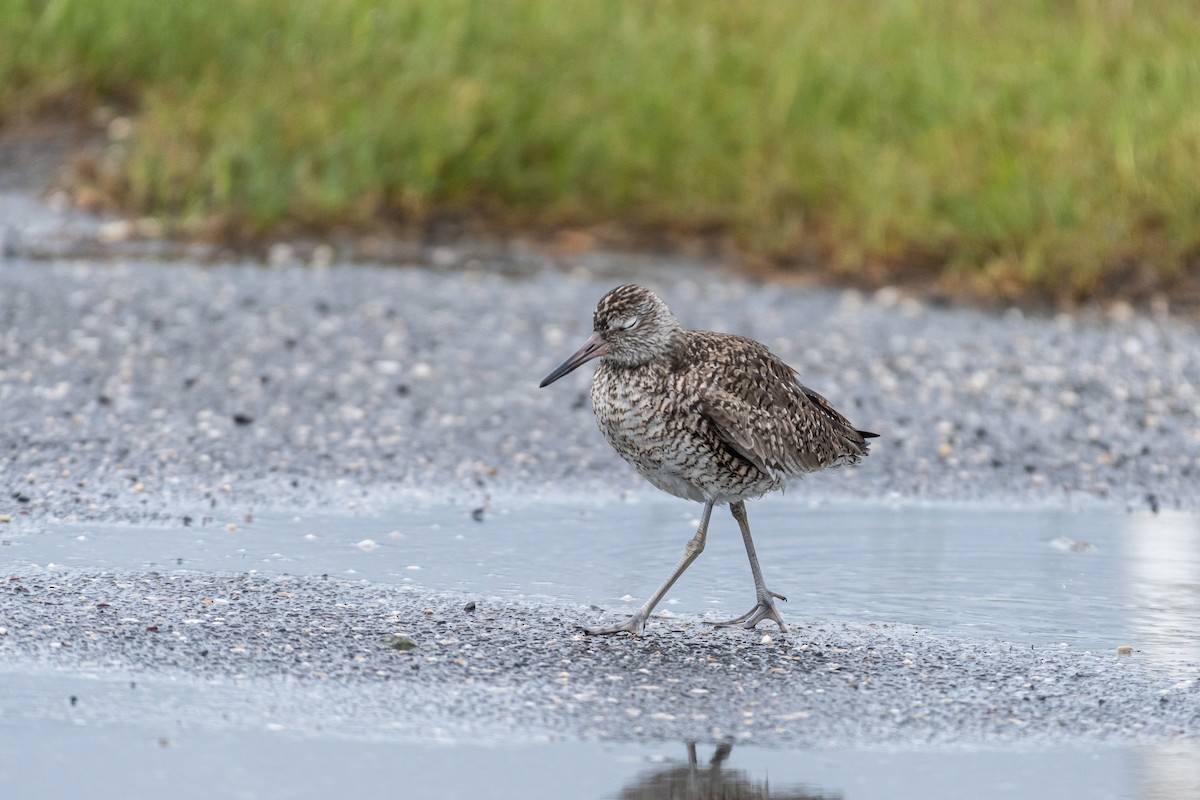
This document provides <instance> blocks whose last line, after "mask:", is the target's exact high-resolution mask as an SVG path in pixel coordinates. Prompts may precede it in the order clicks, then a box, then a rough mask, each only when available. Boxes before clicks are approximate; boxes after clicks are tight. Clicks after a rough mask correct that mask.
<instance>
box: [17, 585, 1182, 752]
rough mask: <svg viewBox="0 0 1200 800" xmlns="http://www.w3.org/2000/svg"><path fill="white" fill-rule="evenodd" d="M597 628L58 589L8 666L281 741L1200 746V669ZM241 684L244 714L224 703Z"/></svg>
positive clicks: (804, 632)
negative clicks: (122, 683) (90, 676)
mask: <svg viewBox="0 0 1200 800" xmlns="http://www.w3.org/2000/svg"><path fill="white" fill-rule="evenodd" d="M468 601H470V602H475V608H474V610H471V611H468V610H466V609H465V606H467V603H468ZM47 604H49V605H52V606H53V608H54V614H53V616H47V614H46V613H45V609H44V606H45V605H47ZM590 613H591V612H589V611H587V610H580V609H572V608H558V609H556V608H553V607H550V608H547V606H546V604H544V603H543V604H538V605H537V606H521V605H520V604H514V603H512V602H509V601H505V602H503V603H493V602H492V601H490V600H489V599H488V598H475V597H470V598H467V597H465V596H462V595H451V594H436V595H435V594H430V593H428V592H423V591H420V590H417V589H405V588H402V587H395V586H382V585H376V584H368V583H365V582H361V583H352V582H346V581H340V580H333V579H321V578H286V577H276V578H272V577H263V576H245V575H243V576H214V575H195V574H174V575H164V574H157V573H149V574H144V573H110V572H99V571H94V570H54V571H50V572H43V573H33V574H26V575H22V576H19V577H17V578H15V579H10V580H9V581H8V582H7V585H5V586H3V587H2V588H0V618H2V619H4V620H5V626H6V628H7V630H6V631H5V632H4V634H3V635H0V663H7V664H10V665H11V664H12V663H13V662H14V661H22V662H25V663H26V664H29V663H31V662H32V663H34V664H37V665H41V667H42V668H43V669H45V670H47V671H49V670H64V669H67V670H71V671H74V672H82V673H85V674H87V673H94V672H96V671H102V672H105V671H106V672H109V673H112V672H118V673H120V674H123V675H128V676H130V677H131V678H132V679H133V680H134V683H135V684H136V683H137V682H138V681H140V680H144V678H145V677H146V675H147V673H149V675H150V676H151V677H152V678H154V679H155V680H157V681H159V682H162V681H168V682H171V683H183V684H189V683H190V684H199V685H200V686H201V687H204V686H205V685H208V686H209V687H215V688H210V689H209V690H208V691H207V693H206V695H207V696H208V697H210V698H211V697H212V696H213V695H214V694H215V695H217V696H218V697H220V698H221V701H220V702H215V703H211V707H210V708H208V709H207V710H206V709H205V708H204V705H205V704H204V702H203V701H201V702H199V703H196V704H195V706H194V708H191V709H189V710H188V712H187V715H188V716H189V718H192V719H193V723H194V724H203V723H205V722H206V721H207V722H210V723H211V720H209V719H208V718H210V717H216V716H220V717H221V718H222V722H221V724H222V725H224V726H228V725H238V724H250V725H252V724H254V723H255V722H256V721H257V720H258V716H257V715H258V714H260V713H261V711H260V710H259V709H257V707H256V706H254V705H247V703H246V701H245V698H247V697H260V698H261V697H265V698H273V699H272V700H271V703H270V705H271V715H270V718H271V720H272V724H273V725H276V726H279V727H280V728H283V729H296V730H303V729H311V727H312V726H313V725H314V724H316V723H318V721H319V724H320V727H321V728H322V730H323V731H324V732H325V733H327V734H343V735H360V736H361V735H371V734H375V735H378V733H379V732H380V731H386V732H387V735H388V736H391V737H397V738H402V739H403V738H409V739H417V738H419V739H423V740H428V739H429V738H430V737H434V738H437V737H443V738H448V739H466V738H471V739H475V740H479V739H484V740H489V739H497V740H507V741H512V740H513V739H514V738H516V739H521V738H523V737H528V736H533V735H542V736H546V735H549V736H552V737H553V736H565V737H570V738H582V739H599V740H628V739H654V740H664V739H666V740H669V739H675V740H679V739H683V740H692V741H695V740H699V741H724V740H740V741H750V742H752V743H754V744H759V745H766V746H787V747H805V748H808V747H836V746H845V745H854V746H862V745H868V746H872V745H895V744H904V745H906V746H913V745H942V746H945V745H951V744H953V745H964V744H996V743H1011V742H1016V741H1021V742H1025V743H1028V742H1031V741H1032V742H1037V741H1043V742H1053V741H1062V740H1064V739H1068V740H1070V739H1087V740H1089V741H1112V742H1129V741H1145V740H1162V739H1174V738H1178V737H1180V736H1183V735H1194V734H1195V733H1196V732H1197V730H1198V729H1200V680H1198V679H1197V671H1196V669H1195V668H1183V667H1179V666H1176V667H1173V668H1164V667H1156V666H1155V665H1153V664H1151V663H1149V662H1144V661H1141V660H1140V659H1137V658H1131V657H1121V656H1118V655H1116V654H1115V653H1106V654H1092V653H1072V652H1068V651H1066V650H1062V649H1059V648H1053V647H1044V648H1039V647H1027V646H1024V647H1017V646H1015V645H1011V644H1007V643H1003V642H995V641H992V642H981V641H972V640H964V639H958V638H953V637H946V636H937V637H935V636H932V635H930V634H929V633H927V632H923V631H921V630H918V629H916V628H912V627H910V626H905V625H891V624H872V625H857V624H834V625H824V624H810V625H802V626H796V627H795V628H794V629H793V633H792V635H791V636H790V637H789V638H788V639H787V640H783V639H779V638H778V637H775V638H773V637H771V636H770V635H766V636H764V632H763V631H754V632H752V631H742V630H734V631H729V630H716V631H714V630H713V629H709V628H704V627H702V626H697V625H695V624H693V623H692V622H691V621H685V620H670V619H662V620H657V621H656V624H655V631H654V635H653V636H647V637H644V638H641V639H630V638H627V637H619V638H601V639H596V638H593V637H584V636H582V635H579V634H576V635H574V636H572V635H563V630H564V627H566V626H569V625H579V624H582V623H585V622H587V621H588V617H589V614H590ZM385 632H386V633H385ZM400 641H407V642H411V643H413V644H415V645H416V646H415V647H414V648H412V649H406V648H407V645H406V647H405V648H400V647H397V646H396V643H397V642H400ZM148 665H149V666H148ZM0 674H2V673H0ZM233 679H236V681H237V687H238V688H237V697H238V698H239V700H238V701H237V702H229V701H230V700H231V698H225V697H224V696H223V695H221V694H220V692H221V689H220V687H221V686H222V685H223V684H225V683H228V682H229V681H230V680H233ZM281 690H282V692H281ZM176 693H177V694H184V692H182V690H176ZM281 693H282V694H283V696H284V697H286V698H288V699H286V700H278V699H277V696H278V695H280V694H281ZM90 700H91V698H89V703H87V704H85V705H91V706H95V705H96V704H95V703H93V702H90ZM263 702H264V703H265V702H266V701H263ZM93 713H99V714H101V715H103V714H106V713H113V714H116V715H117V716H118V717H120V716H122V715H123V713H124V712H122V711H121V710H120V708H119V707H117V708H114V709H106V708H105V707H104V706H100V707H99V708H98V709H97V710H96V711H94V712H93ZM173 713H176V714H178V713H180V712H179V711H178V710H176V711H175V712H173Z"/></svg>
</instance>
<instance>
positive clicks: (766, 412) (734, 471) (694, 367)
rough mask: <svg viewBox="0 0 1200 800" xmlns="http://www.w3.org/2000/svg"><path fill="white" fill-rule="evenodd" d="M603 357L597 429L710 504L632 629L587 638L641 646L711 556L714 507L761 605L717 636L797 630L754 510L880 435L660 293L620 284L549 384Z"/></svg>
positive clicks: (748, 342) (768, 357) (656, 476)
mask: <svg viewBox="0 0 1200 800" xmlns="http://www.w3.org/2000/svg"><path fill="white" fill-rule="evenodd" d="M593 359H598V360H599V363H598V364H597V366H596V370H595V373H594V375H593V377H592V385H591V400H592V410H593V411H594V412H595V416H596V423H597V425H598V426H599V428H600V431H601V433H603V435H604V437H605V438H606V439H607V440H608V442H609V444H611V445H612V447H613V449H615V450H616V451H617V453H618V454H619V455H620V456H621V457H622V458H624V459H625V460H626V461H628V462H629V463H630V464H631V465H632V466H633V467H634V469H635V470H637V472H638V473H640V474H641V475H642V476H643V477H644V478H646V480H648V481H649V482H650V483H651V484H652V485H654V486H655V487H657V488H659V489H661V490H663V491H665V492H667V493H669V494H672V495H674V496H676V497H681V498H684V499H687V500H693V501H697V502H701V503H703V504H704V511H703V512H702V514H701V517H700V526H699V528H697V530H696V533H695V535H693V536H692V538H691V539H690V540H689V541H688V542H687V544H686V545H685V547H684V551H683V557H682V558H681V559H680V560H679V563H678V564H677V565H676V566H675V569H674V570H673V571H672V572H671V575H670V576H669V577H668V578H667V579H666V580H665V581H664V582H663V583H662V585H661V586H660V587H659V588H658V590H657V591H655V592H654V594H653V595H651V596H650V598H649V599H648V600H646V602H645V603H643V604H642V605H641V606H640V607H639V608H638V609H637V610H636V611H635V612H634V613H633V614H632V615H631V616H630V617H629V618H628V619H627V620H625V621H624V622H621V623H618V624H615V625H611V626H597V627H585V628H584V629H583V630H584V633H586V634H589V635H592V636H603V635H609V634H616V633H622V632H624V633H628V634H631V635H633V636H640V635H641V634H642V633H643V631H644V629H645V625H646V621H647V619H649V617H650V614H651V612H652V611H653V610H654V607H655V606H656V605H658V602H659V601H660V600H662V598H663V596H664V595H665V594H666V593H667V592H668V591H669V590H670V588H671V586H672V585H673V584H674V583H675V581H676V580H678V579H679V576H680V575H682V574H683V573H684V571H685V570H686V569H687V568H688V567H689V566H690V565H691V564H692V562H693V561H695V560H696V558H697V557H698V556H699V555H700V553H701V552H702V551H703V550H704V545H705V540H706V538H707V536H708V525H709V518H710V517H711V515H712V510H713V507H714V506H716V505H725V504H728V506H729V509H730V512H731V513H732V515H733V518H734V520H736V522H737V524H738V527H739V528H740V529H741V534H742V542H743V544H744V545H745V548H746V555H747V556H748V557H749V560H750V573H751V576H752V577H753V579H754V592H755V604H754V606H753V607H752V608H751V609H750V610H749V611H747V612H746V613H745V614H742V615H741V616H738V617H734V618H733V619H729V620H725V621H723V622H716V623H712V624H714V625H716V626H719V627H723V626H742V627H744V628H748V629H753V628H754V627H755V626H756V625H758V623H759V622H761V621H763V620H764V619H770V620H771V621H773V622H775V623H776V624H777V625H778V626H779V629H780V632H781V633H782V634H783V635H785V636H786V633H787V626H786V624H785V623H784V621H783V617H782V616H781V615H780V614H779V611H778V609H777V608H776V605H775V600H785V601H786V600H787V598H786V597H784V596H783V595H781V594H778V593H776V592H773V591H771V590H770V589H768V588H767V585H766V583H765V581H764V579H763V574H762V569H761V568H760V566H759V563H758V556H757V555H756V553H755V550H754V541H753V539H752V537H751V534H750V525H749V522H748V521H747V517H746V501H747V500H752V499H754V498H757V497H761V496H762V495H764V494H767V493H768V492H773V491H777V490H782V489H783V488H785V487H786V485H787V483H788V482H789V481H790V480H792V479H795V478H799V477H801V476H803V475H804V474H806V473H810V472H816V471H818V470H823V469H829V468H832V467H838V466H842V465H852V464H858V463H859V462H860V461H861V460H862V459H863V458H864V457H866V455H867V454H868V450H869V442H868V441H867V440H868V439H871V438H874V437H876V436H878V434H875V433H871V432H870V431H864V430H858V429H857V428H855V427H854V426H853V425H851V424H850V422H849V420H847V419H846V418H845V417H844V416H842V415H841V414H840V413H838V411H837V410H835V409H834V407H833V406H832V405H831V404H830V403H829V401H828V400H826V399H825V398H824V397H822V396H821V395H820V394H817V392H815V391H813V390H812V389H810V388H808V387H807V386H805V385H803V384H802V383H800V381H799V373H798V372H797V371H796V370H795V369H793V368H792V367H790V366H788V365H787V364H786V363H784V362H783V360H782V359H780V358H779V357H778V356H777V355H775V354H774V353H772V352H771V351H770V349H769V348H768V347H767V346H766V345H764V344H762V343H761V342H757V341H755V340H753V339H749V338H746V337H744V336H738V335H735V334H730V333H715V332H712V331H702V330H686V329H684V328H683V326H682V325H680V323H679V321H678V320H677V319H676V318H675V315H674V314H672V313H671V310H670V309H669V308H668V307H667V304H666V303H664V302H663V301H662V300H661V299H659V297H658V295H656V294H655V293H654V292H652V291H650V290H649V289H646V288H644V287H642V286H637V285H633V284H627V285H623V286H618V287H616V288H614V289H612V290H611V291H609V292H608V293H607V294H605V295H604V297H602V298H601V299H600V302H599V303H598V304H597V305H596V310H595V312H594V313H593V315H592V335H591V336H590V337H589V338H588V339H587V341H585V342H584V343H583V346H581V347H580V348H579V349H578V350H577V351H576V352H575V353H574V354H573V355H572V356H571V357H570V358H568V359H567V360H566V361H564V362H563V363H562V364H560V365H559V366H558V367H556V368H555V369H554V370H553V371H551V372H550V374H549V375H547V376H546V377H545V378H544V379H542V382H541V384H540V387H541V388H544V387H546V386H549V385H550V384H552V383H554V382H555V381H557V380H558V379H560V378H562V377H563V376H564V375H567V374H568V373H570V372H573V371H574V370H576V369H578V368H579V367H580V366H581V365H583V364H585V363H587V362H589V361H592V360H593Z"/></svg>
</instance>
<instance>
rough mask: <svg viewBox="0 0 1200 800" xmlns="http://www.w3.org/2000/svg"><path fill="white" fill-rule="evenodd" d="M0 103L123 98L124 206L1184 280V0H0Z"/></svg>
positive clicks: (877, 276) (1117, 280)
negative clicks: (463, 219) (640, 238)
mask: <svg viewBox="0 0 1200 800" xmlns="http://www.w3.org/2000/svg"><path fill="white" fill-rule="evenodd" d="M0 30H3V31H5V37H4V38H5V39H6V42H5V44H4V45H2V46H0V118H7V119H10V120H11V119H13V118H15V117H17V116H20V115H28V114H31V113H36V112H37V111H38V110H39V109H44V108H47V107H51V108H62V107H63V106H64V104H67V103H68V101H69V104H70V105H71V107H73V108H76V109H83V110H87V109H89V108H91V107H93V106H95V105H97V104H112V105H117V106H119V107H122V108H126V109H130V110H132V111H133V113H134V121H135V124H134V129H133V136H132V137H131V138H130V139H129V141H128V143H127V148H126V149H125V150H124V151H123V152H124V155H123V156H122V157H121V158H120V159H119V160H118V161H117V162H116V165H115V168H114V169H115V171H114V172H113V173H112V174H110V175H108V177H104V176H103V175H101V177H100V178H98V179H97V180H98V181H99V182H101V183H103V184H104V188H105V189H106V190H107V191H110V192H112V193H113V195H114V196H115V197H116V198H117V200H118V201H119V202H120V203H122V204H124V205H125V206H126V207H128V208H130V209H136V210H138V211H139V212H148V213H152V214H158V215H164V216H168V217H173V218H175V219H178V220H183V221H191V222H192V223H194V222H195V221H197V220H212V219H218V220H222V221H223V222H224V223H225V224H226V225H227V226H228V228H229V229H230V230H238V231H242V232H246V231H250V232H253V231H262V230H268V229H270V228H272V227H273V226H276V225H279V224H280V223H282V222H290V223H298V224H301V225H305V226H316V227H329V226H336V225H350V226H367V227H369V226H371V225H372V224H374V223H375V222H377V221H378V220H380V219H396V218H401V219H405V220H419V219H421V218H422V217H423V216H425V215H428V214H430V213H434V212H441V211H445V210H448V209H450V210H466V211H468V212H470V213H472V214H478V215H481V217H482V218H485V219H490V220H494V221H498V222H501V223H504V224H515V225H532V226H537V227H545V226H555V225H578V224H590V223H595V222H601V221H617V222H620V223H624V224H628V225H631V226H633V227H636V229H638V230H643V231H645V230H651V231H653V230H658V229H666V230H671V231H682V232H688V231H706V232H711V231H714V230H716V231H721V232H724V233H725V234H727V235H728V236H729V237H730V239H731V240H732V241H734V242H736V244H737V246H738V247H739V249H740V250H741V251H742V252H743V253H745V254H747V255H748V256H751V257H756V258H761V259H764V260H767V261H771V262H777V263H783V264H800V265H821V266H823V267H825V268H830V269H833V270H835V271H836V272H839V273H841V274H844V275H846V276H850V277H860V278H864V279H867V280H886V279H888V276H889V275H893V274H895V273H896V272H899V273H902V274H903V275H908V276H911V275H928V276H931V277H935V278H938V279H940V280H943V281H948V282H950V283H957V284H962V285H973V286H976V287H977V288H978V289H980V290H982V291H998V292H1004V293H1019V292H1023V291H1035V292H1040V293H1043V294H1049V295H1052V296H1083V295H1088V294H1090V293H1094V292H1100V293H1104V292H1106V291H1129V290H1132V289H1136V288H1152V289H1153V288H1158V289H1163V288H1170V287H1171V286H1172V285H1176V282H1177V281H1178V280H1180V279H1183V278H1186V277H1187V276H1189V275H1190V276H1192V278H1195V277H1196V274H1197V273H1198V272H1200V3H1195V2H1154V1H1153V0H1143V1H1139V2H1116V1H1114V2H1101V1H1100V0H1093V2H1075V3H1072V2H1053V1H1052V0H1046V1H1045V2H1032V1H1030V0H1019V1H1016V2H990V1H988V0H976V1H975V2H964V3H922V2H916V1H915V0H913V1H910V2H905V1H904V0H894V1H893V2H885V1H883V0H851V1H850V2H841V3H832V2H830V3H825V2H815V3H763V4H732V3H727V2H723V0H712V1H711V2H704V1H702V0H698V1H696V2H682V1H680V2H633V3H631V2H615V1H614V2H601V1H599V0H597V1H596V2H589V3H583V4H566V3H561V2H559V0H520V1H515V0H514V2H508V3H503V2H502V3H492V2H470V1H469V0H441V1H440V2H437V3H414V2H400V1H397V2H389V3H375V2H363V1H361V0H322V2H313V3H295V2H292V0H257V1H256V2H251V1H250V0H209V2H206V3H164V2H161V0H105V2H103V3H97V2H92V0H51V1H50V2H36V1H34V0H17V1H14V0H0Z"/></svg>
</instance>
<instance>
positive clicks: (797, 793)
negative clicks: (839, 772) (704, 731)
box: [617, 742, 841, 800]
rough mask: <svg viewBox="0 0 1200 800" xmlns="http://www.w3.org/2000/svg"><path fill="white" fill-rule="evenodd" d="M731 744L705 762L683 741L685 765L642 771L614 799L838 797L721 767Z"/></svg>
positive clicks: (831, 799)
mask: <svg viewBox="0 0 1200 800" xmlns="http://www.w3.org/2000/svg"><path fill="white" fill-rule="evenodd" d="M732 751H733V745H732V744H721V745H718V746H717V749H716V751H715V752H713V756H712V759H711V760H710V761H709V762H708V764H707V765H704V766H701V765H700V764H699V763H698V762H697V760H696V743H695V742H688V743H687V754H688V760H687V764H673V765H670V766H664V767H659V768H657V769H654V770H650V771H648V772H645V773H643V774H642V775H640V776H638V778H637V779H636V780H635V781H634V782H633V783H632V784H630V785H629V786H627V787H625V788H624V789H622V790H621V793H620V794H618V795H617V800H841V794H839V793H836V792H822V791H814V790H811V789H805V788H801V787H793V788H784V789H781V790H776V791H772V790H771V787H770V785H769V784H768V782H767V781H766V780H763V781H756V780H754V779H753V778H751V777H750V775H749V774H748V773H747V772H746V771H745V770H740V769H723V767H724V764H725V759H727V758H729V754H730V753H731V752H732Z"/></svg>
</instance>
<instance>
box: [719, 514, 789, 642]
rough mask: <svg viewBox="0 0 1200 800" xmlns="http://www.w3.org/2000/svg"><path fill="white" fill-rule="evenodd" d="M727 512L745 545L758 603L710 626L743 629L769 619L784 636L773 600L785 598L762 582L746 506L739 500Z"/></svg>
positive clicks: (783, 629)
mask: <svg viewBox="0 0 1200 800" xmlns="http://www.w3.org/2000/svg"><path fill="white" fill-rule="evenodd" d="M729 511H730V513H732V514H733V518H734V519H736V520H737V523H738V527H740V528H741V529H742V541H743V542H744V543H745V544H746V555H747V556H749V557H750V573H751V574H752V575H753V576H754V594H755V597H756V599H757V601H758V602H756V603H755V605H754V608H752V609H750V610H749V611H747V612H746V613H745V614H742V615H741V616H740V617H734V618H733V619H727V620H725V621H724V622H714V623H712V624H714V625H717V626H726V625H741V626H742V627H743V628H753V627H754V626H755V625H757V624H758V623H760V622H762V621H763V620H764V619H771V620H774V621H775V624H777V625H778V626H779V630H780V631H782V632H783V633H785V634H786V633H787V626H786V625H784V624H783V617H781V616H779V611H777V610H776V609H775V599H779V600H783V601H786V600H787V598H786V597H784V596H783V595H781V594H776V593H775V592H772V591H771V590H770V589H768V588H767V584H766V583H765V582H764V581H763V576H762V569H761V568H759V566H758V556H757V555H756V554H755V552H754V540H753V539H752V538H750V523H748V522H747V521H746V504H745V503H744V502H742V501H741V500H739V501H737V502H736V503H730V504H729Z"/></svg>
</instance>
